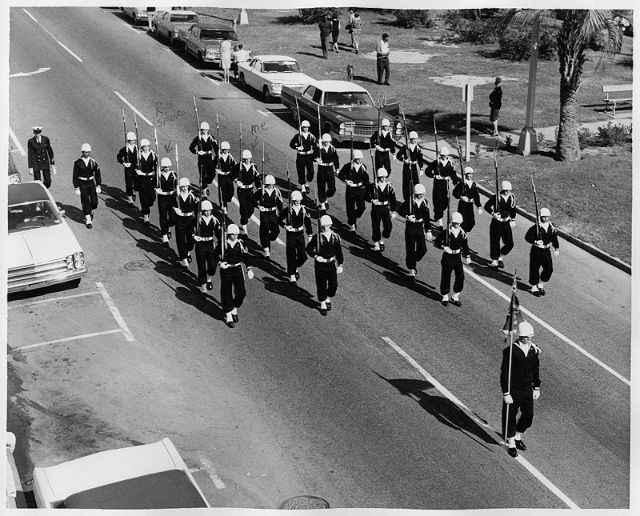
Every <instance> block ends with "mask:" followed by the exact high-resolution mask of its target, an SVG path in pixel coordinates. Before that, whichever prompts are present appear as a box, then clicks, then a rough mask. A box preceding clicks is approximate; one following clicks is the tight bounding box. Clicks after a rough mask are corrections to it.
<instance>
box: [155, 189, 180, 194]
mask: <svg viewBox="0 0 640 516" xmlns="http://www.w3.org/2000/svg"><path fill="white" fill-rule="evenodd" d="M175 193H176V192H175V190H174V191H172V192H165V191H162V192H158V195H173V194H175Z"/></svg>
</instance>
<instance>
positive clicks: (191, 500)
mask: <svg viewBox="0 0 640 516" xmlns="http://www.w3.org/2000/svg"><path fill="white" fill-rule="evenodd" d="M33 495H34V498H35V501H36V505H37V507H38V508H42V509H56V508H60V509H63V508H64V509H113V510H125V509H176V508H193V507H204V508H207V507H209V503H208V502H207V500H206V499H205V497H204V494H203V493H202V491H201V490H200V487H199V486H198V484H196V481H195V480H194V478H193V476H192V475H191V473H190V472H189V468H188V467H187V465H186V464H185V463H184V461H183V460H182V457H180V454H179V453H178V450H176V447H175V446H174V445H173V443H172V442H171V441H170V440H169V439H167V438H165V439H162V440H161V441H158V442H155V443H151V444H143V445H140V446H130V447H128V448H119V449H115V450H107V451H103V452H99V453H95V454H93V455H88V456H86V457H81V458H79V459H75V460H71V461H68V462H63V463H62V464H58V465H57V466H50V467H35V468H34V470H33Z"/></svg>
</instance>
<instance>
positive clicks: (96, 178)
mask: <svg viewBox="0 0 640 516" xmlns="http://www.w3.org/2000/svg"><path fill="white" fill-rule="evenodd" d="M80 150H81V152H82V157H80V158H78V159H77V160H76V161H75V162H74V163H73V187H74V188H75V190H76V195H79V196H80V203H81V204H82V214H83V215H84V217H85V222H84V225H85V226H86V227H87V229H91V228H92V227H93V223H92V221H93V210H95V209H96V208H97V207H98V194H99V193H101V192H102V189H101V188H100V185H101V184H102V177H101V176H100V166H99V165H98V163H97V162H96V160H95V159H93V158H92V157H91V145H89V144H88V143H83V144H82V147H81V148H80Z"/></svg>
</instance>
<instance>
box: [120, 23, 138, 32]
mask: <svg viewBox="0 0 640 516" xmlns="http://www.w3.org/2000/svg"><path fill="white" fill-rule="evenodd" d="M122 25H124V26H125V27H127V28H128V29H131V30H132V31H133V32H135V33H136V34H140V31H137V30H136V29H134V28H133V27H132V26H131V25H129V24H128V23H124V22H123V23H122Z"/></svg>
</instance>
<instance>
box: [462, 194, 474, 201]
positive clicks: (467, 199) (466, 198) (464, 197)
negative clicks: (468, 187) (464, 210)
mask: <svg viewBox="0 0 640 516" xmlns="http://www.w3.org/2000/svg"><path fill="white" fill-rule="evenodd" d="M460 200H461V201H463V202H473V201H472V200H471V199H469V198H468V197H467V196H466V195H463V196H462V197H460Z"/></svg>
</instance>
